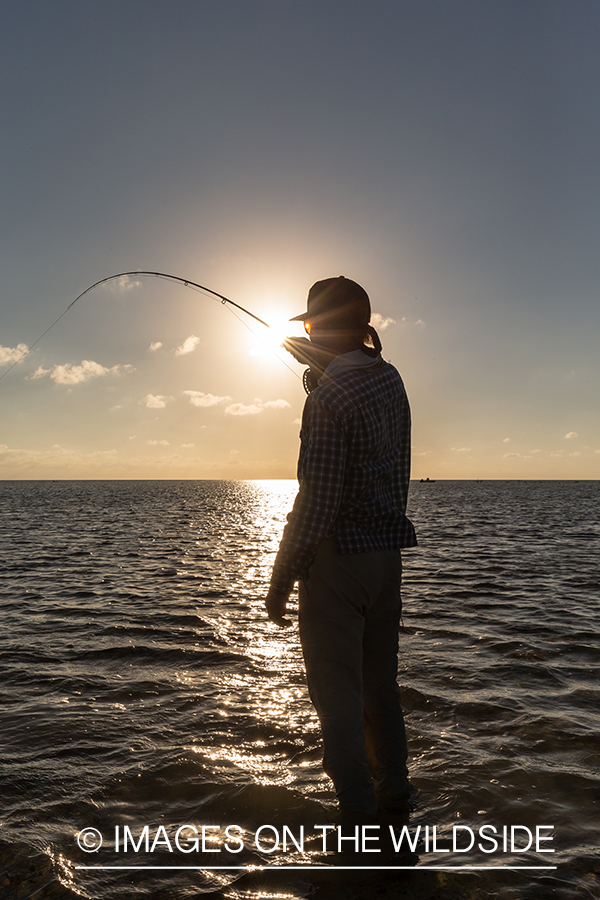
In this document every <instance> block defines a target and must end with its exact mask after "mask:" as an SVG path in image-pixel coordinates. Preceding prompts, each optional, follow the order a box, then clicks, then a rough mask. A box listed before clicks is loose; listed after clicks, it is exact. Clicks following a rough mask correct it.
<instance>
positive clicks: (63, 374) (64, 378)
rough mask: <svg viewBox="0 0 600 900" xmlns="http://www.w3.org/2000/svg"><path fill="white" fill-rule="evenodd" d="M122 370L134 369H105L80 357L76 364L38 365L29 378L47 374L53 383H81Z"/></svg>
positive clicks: (120, 367) (41, 376)
mask: <svg viewBox="0 0 600 900" xmlns="http://www.w3.org/2000/svg"><path fill="white" fill-rule="evenodd" d="M122 372H135V369H134V367H133V366H128V365H126V366H112V367H111V368H110V369H107V368H106V366H102V365H101V364H100V363H97V362H94V361H93V360H91V359H82V360H81V363H80V364H79V365H78V366H76V365H72V364H71V363H65V364H64V365H62V366H54V367H53V368H51V369H43V368H42V367H41V366H40V367H39V368H38V369H36V370H35V372H34V373H33V375H31V376H30V378H32V379H35V378H44V377H45V376H46V375H48V376H49V377H50V378H51V379H52V381H54V383H55V384H81V383H82V382H84V381H91V380H92V379H93V378H102V377H103V376H104V375H120V374H121V373H122Z"/></svg>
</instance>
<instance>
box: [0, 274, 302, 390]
mask: <svg viewBox="0 0 600 900" xmlns="http://www.w3.org/2000/svg"><path fill="white" fill-rule="evenodd" d="M130 275H149V276H151V277H153V278H164V279H165V280H166V281H173V282H175V283H176V284H182V285H183V286H184V287H188V288H192V290H197V291H200V292H202V293H205V294H208V295H209V296H210V297H212V298H214V299H216V300H219V301H220V302H221V303H222V304H223V306H226V308H227V309H229V311H230V312H231V313H233V315H234V316H235V317H236V319H238V320H239V321H240V322H241V323H242V325H245V327H246V328H248V330H249V331H250V332H251V333H252V334H253V335H254V337H255V338H257V340H259V341H260V342H261V343H262V344H264V346H265V347H267V349H269V350H270V351H271V352H272V353H273V354H274V356H275V357H276V358H277V359H278V360H279V361H280V362H282V363H283V365H284V366H285V367H286V368H287V369H289V370H290V372H292V373H293V374H294V375H295V376H296V378H301V376H300V375H298V373H297V372H294V370H293V369H292V368H291V367H290V366H288V364H287V363H286V362H285V361H284V360H283V359H281V357H280V356H278V355H277V353H276V352H275V350H274V349H273V348H272V347H269V345H268V344H267V343H266V341H264V340H263V339H262V338H261V336H260V335H259V334H257V333H256V332H255V331H253V329H252V328H250V326H249V325H248V323H247V322H244V320H243V319H242V318H240V316H238V315H237V314H236V313H235V312H234V311H233V309H232V307H235V308H236V309H239V310H241V312H243V313H246V315H247V316H250V317H251V318H252V319H254V320H255V321H256V322H260V324H261V325H264V326H265V328H270V327H271V326H270V325H268V324H267V323H266V322H264V321H263V320H262V319H259V317H258V316H255V315H254V313H252V312H250V310H249V309H245V308H244V307H243V306H240V305H239V303H234V301H233V300H230V299H229V297H225V296H224V295H223V294H219V293H217V291H213V290H212V289H211V288H207V287H204V285H202V284H197V282H195V281H191V280H190V279H189V278H180V277H179V276H178V275H169V274H168V273H166V272H146V271H142V270H138V271H135V272H119V273H118V274H117V275H109V276H108V277H107V278H101V279H100V281H95V282H94V284H91V285H90V286H89V287H88V288H86V289H85V291H82V292H81V294H79V296H77V297H75V299H74V300H72V301H71V303H69V305H68V306H67V308H66V309H65V310H64V311H63V312H61V314H60V316H58V318H56V319H55V320H54V322H52V324H51V325H49V326H48V328H46V330H45V331H44V332H43V334H40V336H39V338H37V340H35V341H34V342H33V344H31V345H30V346H29V347H28V348H27V350H25V352H24V353H22V354H21V356H20V357H19V358H18V359H17V360H15V362H14V363H13V364H12V365H11V366H9V367H8V369H6V371H4V372H3V373H2V375H0V381H1V380H2V379H3V378H4V376H5V375H8V373H9V372H10V371H11V370H12V369H14V367H15V366H16V365H18V364H19V363H20V362H21V360H22V359H25V357H26V356H27V355H28V354H29V353H31V351H32V350H33V348H34V347H35V346H36V344H39V342H40V341H41V340H42V338H43V337H45V336H46V335H47V334H48V332H49V331H50V329H52V328H54V326H55V325H56V324H57V323H58V322H60V320H61V319H62V317H63V316H65V315H66V314H67V313H68V312H69V310H70V309H71V308H72V307H73V306H75V304H76V303H77V301H78V300H81V298H82V297H84V296H85V295H86V294H88V293H89V292H90V291H91V290H93V289H94V288H96V287H98V286H99V285H101V284H106V282H107V281H114V280H115V279H116V278H127V277H129V276H130ZM227 304H229V305H227Z"/></svg>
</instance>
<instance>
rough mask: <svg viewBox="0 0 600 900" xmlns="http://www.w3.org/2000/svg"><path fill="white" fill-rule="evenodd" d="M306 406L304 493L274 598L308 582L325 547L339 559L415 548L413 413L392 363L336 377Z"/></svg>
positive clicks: (289, 528) (281, 555) (291, 518)
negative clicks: (327, 541) (325, 543)
mask: <svg viewBox="0 0 600 900" xmlns="http://www.w3.org/2000/svg"><path fill="white" fill-rule="evenodd" d="M321 381H322V383H320V384H319V387H317V388H316V389H315V390H314V391H313V392H312V393H311V394H309V396H308V397H307V399H306V404H305V406H304V413H303V416H302V430H301V432H300V441H301V446H300V456H299V459H298V481H299V484H300V489H299V491H298V494H297V496H296V500H295V502H294V506H293V509H292V511H291V512H290V513H289V515H288V517H287V525H286V526H285V529H284V531H283V537H282V539H281V544H280V546H279V552H278V553H277V557H276V560H275V565H274V567H273V574H272V577H271V590H273V591H275V592H276V593H279V594H285V595H288V594H289V593H290V591H291V589H292V587H293V584H294V582H295V581H297V580H298V579H299V578H300V579H305V578H306V576H307V571H308V569H309V567H310V566H311V564H312V562H313V561H314V558H315V555H316V552H317V548H318V546H319V544H320V543H321V541H322V540H323V539H324V538H326V537H330V536H333V537H334V539H335V543H336V547H337V550H338V552H339V553H368V552H371V551H374V550H398V549H400V548H402V547H414V546H416V543H417V539H416V535H415V530H414V528H413V525H412V523H411V522H410V521H409V520H408V519H407V518H406V515H405V511H406V499H407V494H408V484H409V479H410V408H409V405H408V398H407V396H406V391H405V389H404V384H403V382H402V379H401V377H400V375H399V374H398V372H397V371H396V369H395V368H394V367H393V366H392V365H390V364H389V363H386V362H384V361H383V360H382V359H381V358H379V359H378V362H377V364H376V365H367V366H360V367H357V368H347V369H342V370H340V371H338V372H337V373H336V374H334V375H333V377H331V378H329V379H328V380H323V379H322V380H321Z"/></svg>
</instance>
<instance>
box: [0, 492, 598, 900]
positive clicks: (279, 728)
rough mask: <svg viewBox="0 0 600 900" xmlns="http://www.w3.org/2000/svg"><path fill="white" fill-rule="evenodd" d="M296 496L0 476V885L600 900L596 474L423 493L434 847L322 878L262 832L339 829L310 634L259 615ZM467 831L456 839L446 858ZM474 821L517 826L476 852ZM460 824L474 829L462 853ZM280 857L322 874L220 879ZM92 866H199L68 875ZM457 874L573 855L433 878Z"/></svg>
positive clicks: (424, 643) (417, 562) (425, 704)
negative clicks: (129, 842) (531, 840)
mask: <svg viewBox="0 0 600 900" xmlns="http://www.w3.org/2000/svg"><path fill="white" fill-rule="evenodd" d="M295 490H296V483H295V482H292V481H281V482H277V481H264V482H257V481H254V482H219V481H213V482H210V481H198V482H191V481H186V482H177V481H175V482H165V481H161V482H144V481H141V482H3V483H0V516H1V520H2V525H3V529H2V530H3V541H2V578H1V581H0V588H1V606H0V618H1V629H0V672H1V676H2V679H1V685H2V687H1V688H0V691H1V694H0V700H1V702H2V709H3V722H2V745H3V754H2V755H3V758H4V762H3V767H2V772H1V785H2V797H3V805H2V825H1V828H0V841H2V842H3V843H2V847H1V848H0V850H2V853H0V858H1V859H2V861H3V864H4V866H5V873H4V875H0V896H2V897H4V896H6V897H7V898H10V897H17V896H18V897H30V896H31V897H33V896H35V898H36V900H39V898H40V897H45V896H54V892H59V891H60V885H61V884H62V885H64V886H65V891H63V893H64V894H65V895H67V894H70V895H71V896H81V897H87V898H100V897H102V898H107V900H111V898H115V900H121V898H127V897H144V898H150V897H151V898H161V897H169V898H188V897H197V896H200V895H202V896H204V897H206V896H209V895H212V896H214V897H223V898H225V897H226V898H231V900H235V898H240V900H241V898H246V897H248V898H250V897H252V898H258V897H290V898H291V897H304V896H308V895H309V894H310V893H311V892H314V891H315V890H317V891H318V892H319V895H320V896H327V897H329V896H331V897H334V896H335V897H337V896H340V897H342V896H343V897H362V896H363V894H361V890H364V891H365V892H366V893H365V894H364V896H368V893H369V891H371V893H372V891H373V887H374V886H376V887H377V889H378V890H379V891H380V892H381V894H382V896H386V895H387V894H386V893H385V892H386V891H388V892H390V891H391V893H389V896H394V897H407V898H408V897H411V898H412V897H423V898H425V897H430V896H431V897H434V896H435V897H438V896H439V897H455V896H456V897H459V896H461V897H463V896H464V897H473V898H478V897H511V898H512V897H515V898H521V897H523V898H538V897H539V898H542V897H543V898H545V897H559V898H565V900H566V898H579V897H600V865H599V864H598V858H597V855H596V853H597V844H598V841H597V830H598V821H599V818H598V807H599V802H598V801H599V797H600V794H599V791H598V788H599V784H600V777H599V768H600V743H599V739H598V733H599V725H600V714H599V702H598V701H599V694H600V691H599V689H598V679H597V667H598V663H599V662H600V641H599V638H598V635H599V633H600V611H599V604H598V596H599V592H598V588H599V586H600V575H599V568H598V544H599V532H600V526H599V517H598V509H599V504H600V487H599V483H598V482H436V483H431V484H413V485H412V486H411V496H410V515H411V518H412V519H413V521H414V522H415V525H416V527H417V530H418V534H419V541H420V546H419V548H416V549H415V550H411V551H407V552H406V553H405V554H404V563H405V579H404V626H403V631H402V635H401V654H400V671H399V680H400V683H401V685H402V687H403V700H404V706H405V711H406V722H407V732H408V738H409V747H410V750H411V757H412V763H411V777H412V780H413V781H414V783H415V784H416V785H418V787H419V788H420V790H421V803H420V807H419V809H418V810H417V812H415V813H414V814H413V815H412V816H411V819H410V824H409V826H408V827H409V833H410V835H411V836H414V835H415V833H416V832H417V829H418V828H419V827H420V828H421V832H420V837H423V836H424V833H425V827H426V826H429V832H428V835H432V834H433V831H432V829H433V826H435V827H436V829H437V833H436V840H437V843H436V850H435V852H434V850H433V848H432V843H431V841H430V843H429V852H427V848H425V847H424V845H423V844H421V845H420V847H419V848H418V852H419V857H418V864H417V870H416V871H412V872H408V873H403V874H402V876H401V875H400V874H399V873H398V872H383V871H378V870H372V871H366V872H363V873H353V872H350V873H342V872H335V873H332V872H325V873H324V872H322V871H320V870H317V869H315V864H316V863H323V862H328V861H331V859H330V857H323V855H322V854H319V853H317V852H316V849H315V847H317V849H318V844H315V843H314V842H311V843H309V842H308V840H307V842H306V844H305V846H304V848H303V851H300V850H298V849H297V848H296V846H294V845H293V844H290V846H289V847H288V848H287V851H286V852H285V853H283V852H281V850H276V851H274V852H273V853H269V852H267V851H268V849H269V847H268V841H267V840H266V838H267V837H268V835H269V834H274V831H273V830H272V829H271V830H270V831H269V830H268V829H267V830H266V831H263V836H264V840H263V841H262V843H261V842H259V847H260V849H257V846H256V843H255V839H256V831H257V829H258V828H259V827H260V826H262V825H271V826H273V828H276V829H277V830H278V833H279V835H280V836H281V835H282V833H283V827H284V825H287V826H288V829H289V831H290V832H291V833H292V834H293V835H294V836H295V837H296V838H297V840H299V836H300V834H301V829H302V826H304V829H305V835H306V837H307V838H308V836H309V835H313V836H314V834H315V831H314V827H313V826H314V825H315V824H318V823H323V824H324V823H329V822H333V821H334V818H333V817H334V810H335V803H334V800H335V798H334V795H333V793H332V790H331V784H330V782H329V780H328V779H327V777H326V776H325V775H324V774H323V771H322V769H321V755H320V743H319V731H318V722H317V719H316V716H315V713H314V711H313V709H312V706H311V704H310V702H309V699H308V695H307V691H306V687H305V682H304V675H303V668H302V661H301V655H300V651H299V644H298V634H297V629H295V628H294V629H289V630H287V631H280V630H278V629H277V628H275V626H272V625H271V624H270V623H268V621H267V620H266V619H265V617H264V614H263V610H262V596H263V595H264V591H265V586H266V584H267V582H268V576H269V570H270V565H271V563H272V559H273V555H274V552H275V550H276V548H277V543H278V539H279V536H280V534H281V530H282V527H283V524H284V521H285V514H286V512H287V511H288V510H289V507H290V506H291V502H292V500H293V496H294V493H295ZM185 824H191V825H194V826H195V827H196V828H197V829H198V830H201V826H202V825H205V826H207V825H212V826H215V828H214V829H213V830H212V831H210V832H207V833H206V834H207V836H209V837H217V838H218V839H219V840H220V843H219V841H218V840H217V841H215V842H212V843H211V842H210V841H209V842H208V843H207V844H206V848H207V850H206V852H205V853H199V854H196V853H193V852H192V853H184V852H182V851H180V850H178V849H177V848H176V846H175V843H174V840H175V839H174V835H175V833H176V831H177V828H178V827H179V826H182V825H185ZM145 825H148V835H149V847H148V852H145V846H144V840H143V839H142V844H141V845H140V850H139V852H135V851H134V850H132V849H131V847H130V849H129V852H128V854H127V855H126V856H125V855H124V854H123V852H122V849H121V850H120V851H119V853H117V852H116V851H115V848H114V840H115V827H116V826H118V827H119V828H120V831H119V836H120V839H121V841H122V838H123V833H124V829H125V826H128V827H129V829H130V833H131V835H133V836H134V838H135V839H136V840H138V839H139V837H140V835H141V836H142V838H143V831H142V829H143V827H144V826H145ZM227 825H238V826H240V831H239V832H235V834H240V835H242V837H241V840H242V843H243V849H242V850H241V852H239V853H232V852H228V851H227V850H226V847H225V844H224V840H225V835H224V831H223V830H224V828H225V827H226V826H227ZM458 825H460V826H466V827H465V828H462V829H459V830H456V829H455V831H454V834H455V835H457V836H458V847H459V850H458V851H457V852H452V850H451V849H450V852H444V851H445V850H446V848H448V847H450V848H451V847H452V834H453V832H452V829H453V826H458ZM483 825H492V826H494V827H495V828H496V829H497V831H498V832H499V834H502V829H503V827H504V826H507V828H508V829H509V832H508V835H509V836H510V827H511V826H521V827H520V829H517V831H516V832H515V834H516V837H517V849H516V850H515V852H511V851H510V846H508V847H507V852H504V851H503V848H502V840H501V839H500V842H499V849H498V851H496V852H493V853H485V852H483V850H481V849H478V847H477V843H478V842H481V839H480V838H478V829H479V828H481V827H482V826H483ZM160 826H163V830H162V831H161V830H160ZM217 826H218V828H217ZM536 826H552V827H553V830H549V829H547V830H545V831H542V832H541V835H542V836H546V837H549V836H551V837H552V838H553V840H552V841H549V842H547V843H545V844H540V848H541V849H554V851H555V852H554V853H542V852H539V853H536V852H531V851H528V852H520V851H519V849H518V848H522V847H524V846H525V845H524V843H523V841H524V840H525V838H526V837H527V830H526V829H529V831H531V832H532V833H533V834H534V835H535V828H536ZM90 827H92V828H95V829H97V831H98V832H99V833H100V835H101V836H102V838H103V840H104V844H103V846H102V848H101V849H100V850H98V851H97V852H94V853H91V852H90V853H86V852H82V851H81V850H80V849H79V848H78V845H77V842H76V836H77V834H78V833H79V832H80V831H81V830H82V829H84V828H90ZM467 828H470V829H471V831H473V832H474V834H475V836H476V841H475V844H474V847H473V849H472V850H470V851H466V852H460V851H461V850H462V848H464V847H466V846H467V843H468V839H469V835H470V832H469V831H468V830H467ZM242 829H243V831H242ZM489 833H490V832H488V834H489ZM190 834H191V832H190V831H187V832H186V833H185V835H187V836H188V837H189V836H190ZM185 835H184V837H185ZM155 839H156V843H155V847H154V851H153V852H152V851H151V845H152V842H153V841H154V840H155ZM89 840H91V837H90V838H89ZM182 840H183V838H182ZM169 843H170V845H171V847H172V848H173V852H169ZM121 846H122V845H121ZM189 846H190V845H189V844H186V845H185V847H186V849H189ZM229 846H230V847H231V846H236V847H237V846H239V843H238V844H237V845H236V844H234V843H233V842H232V841H230V843H229ZM328 846H333V845H332V844H329V845H328ZM483 846H484V847H485V848H486V849H489V848H490V847H491V846H492V845H491V842H487V843H486V842H485V841H483ZM36 851H37V852H38V853H37V855H35V852H36ZM217 851H219V852H217ZM215 860H216V862H215ZM398 861H400V862H402V859H401V858H400V857H398V858H397V860H396V862H398ZM415 861H416V860H412V861H410V863H409V864H410V865H411V866H412V865H414V862H415ZM276 863H277V864H286V865H292V864H295V865H303V866H307V867H308V866H310V865H312V867H313V868H312V869H308V868H304V869H302V870H298V871H295V870H280V871H279V872H277V873H273V872H272V871H270V872H267V873H266V874H264V873H263V874H262V875H260V877H259V876H257V875H248V874H245V873H244V872H241V871H234V870H214V869H213V870H211V868H210V867H212V866H215V865H225V864H227V865H233V866H240V867H241V866H245V867H247V866H255V865H266V866H273V865H275V864H276ZM101 865H102V866H109V865H110V866H114V865H121V866H122V865H136V866H142V865H144V866H148V865H162V866H165V865H169V866H175V865H177V866H189V867H193V868H190V869H186V870H182V869H178V870H169V871H166V870H148V869H144V870H132V869H128V870H123V869H121V870H118V871H117V870H113V869H99V868H95V869H93V870H91V869H80V868H77V866H95V867H98V866H101ZM441 865H443V866H461V867H465V866H488V867H489V866H503V867H506V866H515V867H516V866H518V867H522V866H536V867H537V866H557V868H556V869H551V870H541V869H523V868H519V869H518V870H517V871H511V872H505V871H500V870H498V869H492V868H488V869H486V870H482V871H479V870H466V869H463V871H462V872H457V871H455V870H454V871H452V872H450V871H449V872H446V873H440V872H433V871H429V870H427V869H425V868H423V867H424V866H441ZM401 878H404V879H405V880H400V879H401ZM2 879H4V880H2ZM325 879H328V881H327V880H325ZM345 879H346V880H345ZM347 879H350V880H347ZM361 879H362V882H361ZM361 883H362V884H363V887H362V888H361ZM44 885H46V886H45V887H44ZM38 888H42V893H35V891H36V890H38ZM2 891H4V893H2ZM357 892H358V893H357ZM436 892H437V893H436ZM58 895H59V894H58V893H56V896H58Z"/></svg>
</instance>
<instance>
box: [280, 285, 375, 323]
mask: <svg viewBox="0 0 600 900" xmlns="http://www.w3.org/2000/svg"><path fill="white" fill-rule="evenodd" d="M306 307H307V309H306V312H303V313H301V314H300V315H299V316H294V318H293V319H290V322H304V321H306V319H318V320H319V324H320V325H322V326H326V324H327V320H335V322H336V324H337V323H339V321H340V319H342V320H345V321H350V322H352V323H353V324H354V323H356V324H357V325H359V326H360V325H363V324H364V325H368V323H369V319H370V318H371V303H370V300H369V295H368V294H367V292H366V291H365V289H364V288H362V287H361V286H360V284H357V283H356V281H352V279H350V278H345V277H344V275H339V276H338V277H337V278H324V279H323V280H322V281H317V282H315V284H313V286H312V287H311V289H310V290H309V292H308V299H307V303H306ZM332 324H333V322H332Z"/></svg>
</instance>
